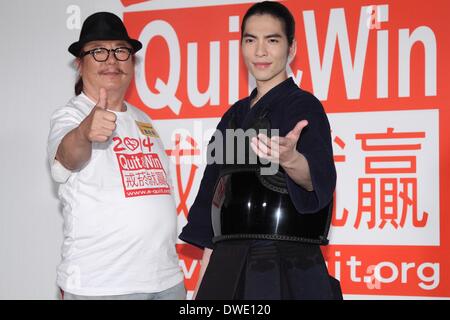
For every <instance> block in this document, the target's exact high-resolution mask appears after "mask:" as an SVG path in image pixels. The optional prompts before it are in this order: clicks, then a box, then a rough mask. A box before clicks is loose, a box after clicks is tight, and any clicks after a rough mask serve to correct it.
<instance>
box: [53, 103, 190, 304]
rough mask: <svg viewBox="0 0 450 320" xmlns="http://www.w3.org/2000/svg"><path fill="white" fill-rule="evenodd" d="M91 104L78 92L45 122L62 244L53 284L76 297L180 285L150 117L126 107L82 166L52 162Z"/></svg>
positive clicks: (168, 196)
mask: <svg viewBox="0 0 450 320" xmlns="http://www.w3.org/2000/svg"><path fill="white" fill-rule="evenodd" d="M94 105H95V103H94V102H93V101H91V100H90V99H89V98H88V97H87V96H86V95H84V94H80V95H79V96H76V97H74V98H72V99H71V100H70V101H69V103H68V104H67V105H66V106H65V107H62V108H59V109H58V110H56V111H55V113H54V114H53V115H52V118H51V129H50V134H49V140H48V156H49V160H50V165H51V171H52V176H53V178H54V179H55V180H56V181H57V182H59V183H60V185H59V192H58V194H59V198H60V199H61V202H62V206H63V216H64V243H63V247H62V261H61V264H60V265H59V266H58V270H57V283H58V285H59V286H60V287H61V288H62V289H63V290H64V291H67V292H70V293H73V294H78V295H91V296H97V295H118V294H128V293H150V292H159V291H162V290H165V289H168V288H170V287H172V286H175V285H176V284H178V283H180V282H181V281H183V273H182V271H181V269H180V267H179V264H178V256H177V253H176V249H175V243H176V239H177V214H176V206H175V201H174V198H173V188H172V185H171V181H170V175H169V172H168V169H169V163H168V158H167V157H166V155H165V151H164V148H163V145H162V142H161V140H160V138H159V136H158V135H157V133H156V131H155V129H154V128H153V127H152V124H151V120H150V118H149V117H148V116H147V115H146V114H145V113H144V112H142V111H140V110H139V109H137V108H135V107H133V106H131V105H130V104H126V106H127V110H126V111H125V112H115V114H116V115H117V121H116V130H115V131H114V132H113V135H112V136H111V137H110V139H109V140H108V141H107V142H105V143H93V145H92V155H91V159H90V160H89V161H88V163H87V164H86V165H85V166H84V167H83V168H82V169H80V170H78V171H73V172H71V171H68V170H67V169H65V168H64V167H63V166H62V165H61V164H60V163H59V162H58V161H56V160H55V155H56V151H57V149H58V145H59V143H60V142H61V140H62V138H63V137H64V136H65V135H66V134H67V133H68V132H69V131H71V130H72V129H73V128H75V127H77V126H78V125H79V123H80V122H81V121H82V120H83V119H84V118H85V117H86V116H87V115H88V114H89V113H90V112H91V110H92V108H93V107H94Z"/></svg>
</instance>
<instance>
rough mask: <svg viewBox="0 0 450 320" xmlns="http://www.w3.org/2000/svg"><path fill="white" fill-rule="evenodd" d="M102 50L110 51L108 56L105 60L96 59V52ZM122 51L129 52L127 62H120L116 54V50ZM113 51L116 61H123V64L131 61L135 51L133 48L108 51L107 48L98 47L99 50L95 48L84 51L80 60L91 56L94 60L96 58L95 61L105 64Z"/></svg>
mask: <svg viewBox="0 0 450 320" xmlns="http://www.w3.org/2000/svg"><path fill="white" fill-rule="evenodd" d="M100 49H103V50H106V51H108V55H107V56H106V59H105V60H97V59H96V58H95V51H96V50H100ZM120 49H126V50H127V51H128V57H127V58H126V59H125V60H120V59H118V58H117V56H116V54H117V51H116V50H120ZM111 51H112V52H114V59H116V60H117V61H122V62H123V61H128V59H130V57H131V55H132V54H133V53H134V52H133V49H132V48H128V47H118V48H114V49H107V48H103V47H97V48H94V49H91V50H88V51H82V52H81V53H80V58H83V57H85V56H87V55H88V54H90V55H91V56H92V58H94V60H95V61H97V62H105V61H108V59H109V56H110V54H111Z"/></svg>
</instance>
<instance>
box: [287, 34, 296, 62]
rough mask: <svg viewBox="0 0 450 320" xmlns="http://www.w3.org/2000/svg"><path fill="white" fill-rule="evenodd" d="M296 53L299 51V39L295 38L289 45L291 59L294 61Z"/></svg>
mask: <svg viewBox="0 0 450 320" xmlns="http://www.w3.org/2000/svg"><path fill="white" fill-rule="evenodd" d="M296 53H297V41H296V40H295V39H294V40H292V44H291V46H290V47H289V60H290V61H292V59H294V57H295V54H296Z"/></svg>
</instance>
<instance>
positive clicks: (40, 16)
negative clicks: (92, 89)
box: [0, 0, 120, 299]
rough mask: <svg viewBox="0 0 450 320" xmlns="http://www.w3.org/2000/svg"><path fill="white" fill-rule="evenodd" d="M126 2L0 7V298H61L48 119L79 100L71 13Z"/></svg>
mask: <svg viewBox="0 0 450 320" xmlns="http://www.w3.org/2000/svg"><path fill="white" fill-rule="evenodd" d="M119 5H120V3H119V1H108V0H100V1H99V0H96V1H89V0H80V1H73V0H72V1H70V0H40V1H33V0H15V1H1V2H0V21H1V25H2V27H1V28H0V35H1V36H0V38H1V39H2V40H1V43H2V44H1V50H0V72H1V79H0V83H1V85H0V87H1V89H0V90H1V91H0V95H1V97H0V98H1V99H0V101H1V104H2V108H1V110H2V113H1V114H2V117H1V120H0V145H1V165H0V177H1V183H0V199H1V201H0V299H56V298H58V290H57V287H56V285H55V277H56V266H57V264H58V262H59V260H60V246H61V243H62V218H61V214H60V210H59V203H58V199H57V196H56V187H55V185H54V184H53V182H52V181H51V178H50V175H49V169H48V164H47V163H48V161H47V158H46V144H47V134H48V130H49V118H50V115H51V113H52V112H53V110H54V109H55V108H56V107H57V106H59V105H62V104H65V102H66V101H68V99H69V98H70V97H71V96H72V95H73V84H74V80H75V71H74V69H73V67H72V66H71V61H72V59H71V56H70V54H69V53H68V52H67V47H68V46H69V45H70V43H71V42H73V41H76V40H77V39H78V36H79V32H80V30H79V29H69V28H68V27H67V19H68V17H69V16H70V14H68V13H67V12H66V11H67V9H68V8H70V6H76V7H71V8H75V9H76V8H77V7H78V8H82V11H81V12H80V13H81V18H82V21H84V19H85V18H86V17H87V16H88V15H90V14H91V13H93V12H95V11H100V10H105V8H107V10H108V11H112V12H115V6H117V7H118V8H120V7H119Z"/></svg>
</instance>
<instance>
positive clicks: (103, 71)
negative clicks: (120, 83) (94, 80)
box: [98, 68, 127, 74]
mask: <svg viewBox="0 0 450 320" xmlns="http://www.w3.org/2000/svg"><path fill="white" fill-rule="evenodd" d="M98 73H99V74H107V73H118V74H127V73H126V72H125V71H123V70H122V69H119V68H114V69H105V70H100V71H99V72H98Z"/></svg>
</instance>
